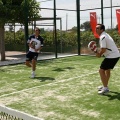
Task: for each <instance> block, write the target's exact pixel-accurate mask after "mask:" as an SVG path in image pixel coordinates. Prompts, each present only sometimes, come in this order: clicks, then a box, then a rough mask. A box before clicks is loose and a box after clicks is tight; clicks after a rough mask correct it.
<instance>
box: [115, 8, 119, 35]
mask: <svg viewBox="0 0 120 120" xmlns="http://www.w3.org/2000/svg"><path fill="white" fill-rule="evenodd" d="M116 17H117V23H118V32H119V34H120V9H116Z"/></svg>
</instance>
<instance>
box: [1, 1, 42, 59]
mask: <svg viewBox="0 0 120 120" xmlns="http://www.w3.org/2000/svg"><path fill="white" fill-rule="evenodd" d="M38 7H39V3H37V2H36V0H0V53H1V61H4V60H5V42H4V25H5V23H11V24H15V23H22V24H25V18H26V15H27V16H28V17H27V18H28V21H29V22H30V21H32V20H33V19H34V20H35V19H37V18H40V17H41V16H40V15H39V9H38ZM25 8H27V11H26V9H25Z"/></svg>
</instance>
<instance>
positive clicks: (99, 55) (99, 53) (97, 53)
mask: <svg viewBox="0 0 120 120" xmlns="http://www.w3.org/2000/svg"><path fill="white" fill-rule="evenodd" d="M105 51H106V48H101V49H100V51H99V52H96V57H101V56H102V54H103V53H104V52H105Z"/></svg>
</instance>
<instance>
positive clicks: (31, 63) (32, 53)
mask: <svg viewBox="0 0 120 120" xmlns="http://www.w3.org/2000/svg"><path fill="white" fill-rule="evenodd" d="M43 41H44V39H43V38H42V37H41V36H40V29H39V28H37V27H36V28H35V34H33V35H31V36H30V37H29V38H28V41H27V43H28V45H29V51H28V52H27V54H26V66H28V67H31V68H32V73H31V78H34V77H35V70H36V62H37V58H38V54H39V51H40V50H41V49H42V47H43Z"/></svg>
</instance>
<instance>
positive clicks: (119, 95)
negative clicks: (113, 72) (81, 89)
mask: <svg viewBox="0 0 120 120" xmlns="http://www.w3.org/2000/svg"><path fill="white" fill-rule="evenodd" d="M105 96H107V97H108V98H109V99H108V100H115V99H118V100H120V93H119V92H114V91H110V92H109V94H107V95H105Z"/></svg>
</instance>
